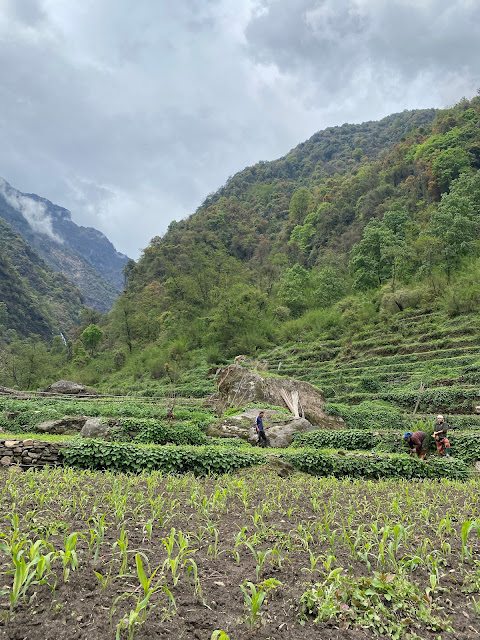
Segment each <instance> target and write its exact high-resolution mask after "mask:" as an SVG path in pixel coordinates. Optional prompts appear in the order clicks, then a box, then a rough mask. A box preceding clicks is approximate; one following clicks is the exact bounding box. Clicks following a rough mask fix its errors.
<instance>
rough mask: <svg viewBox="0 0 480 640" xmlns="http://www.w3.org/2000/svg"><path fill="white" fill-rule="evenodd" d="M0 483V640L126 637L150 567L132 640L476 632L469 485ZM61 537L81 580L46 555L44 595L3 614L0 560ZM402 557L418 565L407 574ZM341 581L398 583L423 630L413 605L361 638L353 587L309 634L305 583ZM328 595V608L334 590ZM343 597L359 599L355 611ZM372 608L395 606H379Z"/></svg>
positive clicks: (49, 479)
mask: <svg viewBox="0 0 480 640" xmlns="http://www.w3.org/2000/svg"><path fill="white" fill-rule="evenodd" d="M0 479H1V482H2V487H1V494H0V496H1V497H0V499H1V507H2V513H3V514H4V517H3V520H2V521H1V531H2V537H1V538H0V543H2V544H3V545H4V550H3V551H1V552H0V563H1V564H0V571H1V572H2V575H1V576H0V591H2V590H4V588H5V590H8V592H7V593H5V594H4V595H2V596H0V610H1V611H3V618H2V620H3V621H2V622H1V623H0V639H7V638H8V639H11V640H23V639H28V640H34V639H37V638H38V639H42V640H50V639H52V640H53V639H58V640H84V639H85V640H86V639H88V640H92V639H95V640H103V639H107V638H112V639H113V638H115V637H116V634H117V633H118V637H119V638H121V639H122V640H124V639H126V638H128V637H129V635H128V629H127V625H126V623H123V625H122V622H121V621H122V619H126V617H128V616H129V615H130V612H131V611H132V610H135V607H136V605H137V603H139V602H141V601H142V600H143V596H142V595H141V594H143V589H142V587H141V586H140V582H139V578H138V575H137V565H136V556H137V555H138V554H139V555H140V558H141V559H142V563H143V567H144V569H145V573H146V574H147V577H148V576H150V574H151V573H152V572H153V571H154V570H155V569H156V568H157V567H159V569H158V572H157V573H156V575H155V576H154V578H153V580H152V583H151V586H152V587H153V586H157V587H158V590H156V591H155V592H154V593H153V594H152V595H151V598H150V600H149V603H148V606H147V607H146V609H145V611H146V616H145V620H144V621H143V619H142V617H141V616H140V619H139V621H138V622H136V623H133V624H132V625H131V628H130V631H131V633H132V635H131V637H134V638H135V639H138V640H145V639H147V638H148V639H149V640H150V639H154V638H164V639H167V638H168V639H170V638H185V639H190V638H195V639H198V640H210V638H211V637H212V633H213V632H214V631H215V630H217V629H218V630H223V631H224V632H225V633H226V634H228V636H229V637H230V639H231V640H246V639H252V638H255V639H258V640H267V639H271V640H287V639H293V638H295V639H297V638H298V637H302V638H305V640H310V639H314V638H315V639H320V640H323V639H325V640H327V639H333V640H336V639H338V640H340V639H342V640H346V639H352V640H353V639H354V638H355V639H363V638H365V639H367V638H374V637H379V636H380V637H395V636H394V634H395V633H398V635H399V637H409V638H415V637H417V638H425V639H431V640H433V639H435V640H437V639H438V638H442V639H447V638H452V639H453V638H455V639H457V638H458V639H462V640H463V639H467V638H468V639H470V638H475V637H476V636H477V635H478V634H479V633H480V618H479V617H478V616H477V615H476V613H475V607H474V603H473V602H472V597H474V598H475V599H479V598H480V595H479V594H478V593H476V590H477V589H478V590H480V568H479V567H480V565H477V564H476V561H477V560H478V561H479V562H480V558H479V556H478V552H479V551H480V545H479V540H480V529H479V530H477V528H476V527H475V524H472V526H471V527H470V529H471V530H470V534H469V536H468V538H467V539H466V540H464V542H465V543H466V544H464V545H463V550H462V537H461V531H462V527H463V528H464V532H465V525H464V523H465V522H472V523H475V520H476V519H477V518H479V514H478V483H477V482H473V481H472V482H469V483H465V484H460V483H447V482H430V481H429V482H418V481H416V482H411V483H409V482H406V481H401V482H399V481H378V482H365V481H355V482H352V481H349V480H344V481H340V480H334V479H329V478H319V479H316V478H312V477H310V476H306V475H303V474H299V473H296V474H293V475H292V476H290V477H289V478H286V479H283V478H279V477H278V476H276V475H275V474H273V473H271V472H268V473H267V472H266V471H264V470H262V469H256V470H247V471H243V472H241V473H237V474H234V475H231V476H224V477H219V478H207V479H196V478H194V477H193V476H165V475H164V476H162V475H161V474H152V475H142V476H136V477H132V476H122V475H113V474H93V473H89V472H81V471H74V470H63V469H56V470H52V471H43V472H28V473H25V474H23V473H13V472H10V471H2V472H1V476H0ZM13 515H16V516H18V527H17V525H16V523H15V519H14V518H13V519H12V517H13ZM102 523H103V525H102ZM396 525H397V529H396V530H395V526H396ZM102 526H103V537H102V536H101V531H102ZM401 527H403V531H404V532H405V535H404V534H402V533H401ZM173 529H174V530H175V531H173ZM477 531H478V532H477ZM72 532H78V534H79V535H78V539H77V544H76V554H77V559H78V567H76V568H74V567H73V566H72V564H71V563H70V564H68V562H67V568H68V567H70V572H69V575H68V576H64V573H63V561H62V557H61V556H58V555H57V557H56V558H55V557H54V556H53V555H52V559H53V563H52V570H51V573H50V574H48V572H47V574H46V575H45V576H44V577H45V578H46V581H47V583H48V584H38V583H35V581H32V583H31V585H30V586H29V587H28V589H26V592H25V594H24V596H23V597H20V598H19V599H18V601H17V602H16V603H15V606H14V607H13V608H10V606H9V605H10V593H12V586H13V580H14V576H13V573H12V572H11V570H12V569H13V562H12V558H11V553H12V552H9V551H8V547H9V546H10V547H11V546H12V545H14V544H18V543H19V542H20V541H22V540H26V542H25V543H24V544H23V546H21V547H20V548H21V549H23V551H24V554H23V557H24V558H26V561H27V564H28V553H29V549H30V545H31V543H33V542H35V541H37V540H42V541H43V543H44V545H45V546H43V547H42V549H43V551H42V553H44V554H46V553H47V552H48V551H52V550H53V553H55V552H59V551H65V540H66V539H67V537H68V536H69V535H70V534H71V533H72ZM179 532H181V534H182V535H183V536H186V537H187V542H186V546H185V543H182V537H181V535H179ZM399 532H400V533H399ZM97 534H100V537H99V536H98V535H97ZM395 536H397V538H396V537H395ZM399 536H400V537H399ZM402 536H403V537H402ZM169 537H171V539H172V541H173V544H172V552H171V558H172V559H173V560H175V558H177V557H179V560H178V567H177V573H176V574H175V575H173V573H172V570H171V568H169V567H170V565H169V564H168V561H167V560H168V557H167V547H168V545H169V544H170V543H169ZM347 538H348V539H347ZM349 540H350V542H351V543H352V544H353V547H354V548H353V549H352V546H351V544H350V542H349ZM355 540H357V542H356V543H355ZM382 540H383V544H382ZM395 540H397V546H396V549H395V550H393V551H392V547H390V551H391V552H390V554H389V553H388V546H389V545H390V543H391V542H395ZM182 544H183V545H184V548H183V556H182V551H181V549H182ZM49 545H50V546H49ZM122 545H123V548H124V551H123V552H122ZM382 551H383V554H382ZM262 553H263V554H265V559H264V561H263V563H262V562H261V561H262V556H261V554H262ZM125 558H126V560H125ZM412 558H418V561H416V560H415V561H413V562H410V563H409V561H411V559H412ZM190 560H192V561H193V562H194V563H195V567H196V571H197V577H198V581H197V582H196V583H195V573H194V565H193V563H192V562H191V561H190ZM315 560H316V562H315ZM166 561H167V563H166ZM122 563H123V567H122ZM259 565H260V567H259ZM189 567H190V570H189ZM340 568H341V569H342V571H340V572H339V573H340V575H341V576H344V577H345V579H348V580H350V581H351V583H355V584H363V583H362V579H363V578H372V579H373V578H374V576H383V578H382V579H383V580H386V582H388V581H389V580H392V584H397V582H396V580H397V577H399V576H400V575H401V576H403V577H404V578H405V582H404V583H402V584H407V585H408V584H413V585H415V586H416V588H418V593H419V594H421V595H422V599H423V600H422V601H423V603H424V605H425V607H427V610H428V611H429V612H430V613H431V614H432V615H433V616H434V618H435V620H436V623H435V624H434V625H432V624H430V623H429V622H428V621H427V622H426V621H425V619H423V618H422V615H420V605H418V607H417V609H418V611H416V610H415V608H414V609H413V613H412V609H410V610H409V612H408V613H407V612H406V610H405V611H403V610H401V609H399V610H398V612H397V613H396V614H395V615H393V617H392V620H394V622H395V625H397V626H396V627H395V626H394V627H385V626H383V627H382V625H381V623H378V624H376V623H374V622H372V623H371V624H372V625H373V627H372V626H371V627H370V628H365V627H364V626H363V625H365V616H364V617H363V618H362V619H361V615H360V613H359V612H363V613H365V611H367V613H368V614H369V615H370V614H371V619H372V620H374V618H375V614H376V613H378V611H376V610H375V609H376V608H375V606H374V605H373V604H372V606H371V611H369V610H368V605H367V606H366V605H365V602H369V600H368V598H369V596H368V595H365V589H364V591H363V592H362V593H361V594H360V595H358V594H357V596H355V597H354V598H353V599H349V600H347V601H346V602H345V603H344V605H343V610H344V613H342V612H338V611H337V612H336V613H334V614H333V615H332V617H330V618H329V617H328V616H326V617H325V616H324V620H323V621H318V622H315V616H314V615H308V614H305V612H304V611H303V610H302V609H303V608H302V605H301V602H300V600H301V597H302V594H304V593H305V592H306V591H308V590H309V589H311V588H312V586H313V585H314V584H316V583H318V584H327V583H328V581H327V583H326V579H327V577H328V576H329V574H330V575H331V571H332V570H335V569H340ZM413 569H414V570H413ZM9 571H10V573H9ZM95 572H96V573H95ZM432 575H435V576H436V583H435V585H434V587H435V588H434V589H433V591H432V582H431V576H432ZM64 577H67V578H68V579H67V580H66V581H64ZM174 578H175V579H174ZM177 578H178V581H177ZM332 580H333V579H332ZM273 581H278V582H277V583H274V582H273ZM247 582H251V583H252V584H254V585H256V589H257V590H260V589H262V588H263V590H265V591H266V596H265V600H264V602H263V604H262V606H261V607H260V609H259V612H258V616H257V617H256V619H255V620H254V621H252V623H251V624H250V625H249V623H248V616H249V611H248V608H247V607H246V604H245V601H246V600H245V596H244V592H243V590H242V589H241V586H240V585H244V586H245V588H246V590H247V593H251V592H250V587H249V585H247V584H246V583H247ZM331 582H332V581H331ZM331 582H330V583H328V584H331ZM55 583H56V585H55ZM102 583H103V584H102ZM338 584H340V583H338ZM399 584H400V583H399ZM259 585H260V586H259ZM428 589H430V591H427V590H428ZM462 589H463V590H462ZM167 590H168V591H167ZM466 591H468V592H469V593H466ZM336 592H337V593H338V598H340V597H341V588H340V587H337V588H336V591H335V589H334V590H333V593H334V594H335V593H336ZM169 593H170V594H171V597H169ZM333 597H334V599H335V597H337V596H335V595H334V596H333ZM355 598H357V600H358V598H364V600H363V604H362V603H360V602H358V601H357V600H355ZM365 598H366V600H365ZM173 599H174V604H173ZM378 601H379V602H382V603H383V604H385V605H386V607H387V608H390V609H389V610H391V609H392V608H393V605H392V601H389V600H387V598H385V597H384V596H379V600H378ZM372 602H373V601H372ZM417 614H418V615H417ZM367 618H368V616H367ZM376 634H377V635H376Z"/></svg>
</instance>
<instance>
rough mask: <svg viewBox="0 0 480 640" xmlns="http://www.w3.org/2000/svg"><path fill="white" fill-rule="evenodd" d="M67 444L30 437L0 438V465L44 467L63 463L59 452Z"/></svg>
mask: <svg viewBox="0 0 480 640" xmlns="http://www.w3.org/2000/svg"><path fill="white" fill-rule="evenodd" d="M66 446H67V443H66V442H44V441H43V440H32V439H31V438H28V439H26V440H21V439H19V438H13V437H12V438H10V439H8V440H4V439H0V465H2V466H4V467H10V466H13V465H17V466H21V467H25V468H27V467H43V466H44V465H46V464H48V465H50V466H56V465H59V464H62V462H61V459H60V456H59V452H60V449H62V448H64V447H66Z"/></svg>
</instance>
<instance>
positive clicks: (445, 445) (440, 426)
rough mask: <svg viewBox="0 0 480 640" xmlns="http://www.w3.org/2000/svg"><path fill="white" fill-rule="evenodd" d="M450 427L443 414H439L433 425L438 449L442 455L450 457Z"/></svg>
mask: <svg viewBox="0 0 480 640" xmlns="http://www.w3.org/2000/svg"><path fill="white" fill-rule="evenodd" d="M449 427H450V425H449V424H448V422H447V421H446V420H445V419H444V417H443V416H441V415H438V416H437V419H436V421H435V424H434V425H433V437H434V438H435V444H436V445H437V451H438V453H439V455H441V456H447V457H450V441H449V439H448V438H447V430H448V428H449Z"/></svg>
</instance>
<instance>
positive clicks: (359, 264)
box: [350, 218, 395, 289]
mask: <svg viewBox="0 0 480 640" xmlns="http://www.w3.org/2000/svg"><path fill="white" fill-rule="evenodd" d="M394 244H395V234H394V233H393V231H391V229H388V228H387V227H386V225H385V224H383V223H382V222H381V221H380V220H377V219H376V218H375V219H374V220H370V222H369V223H368V224H367V226H366V227H365V229H364V230H363V238H362V240H361V241H360V242H359V243H358V244H357V245H355V246H354V247H353V249H352V259H351V260H350V269H351V271H352V272H353V274H354V276H355V280H354V283H353V286H354V287H355V288H356V289H369V288H372V287H379V286H382V284H384V283H385V282H386V281H387V280H388V279H389V278H390V277H391V275H392V256H391V251H390V250H391V248H392V247H393V245H394Z"/></svg>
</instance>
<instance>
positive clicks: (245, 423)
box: [207, 409, 317, 448]
mask: <svg viewBox="0 0 480 640" xmlns="http://www.w3.org/2000/svg"><path fill="white" fill-rule="evenodd" d="M264 413H265V415H264V427H265V434H266V436H267V439H268V443H269V445H270V446H271V447H279V448H284V447H288V446H289V445H290V444H291V443H292V440H293V436H294V434H296V433H305V432H307V431H313V430H315V429H316V428H317V427H314V426H313V425H312V424H311V423H310V422H309V421H308V420H305V418H296V419H295V418H294V417H293V416H292V415H288V414H286V413H282V412H281V411H275V410H273V409H265V410H264ZM257 416H258V409H247V410H246V411H244V412H243V413H239V414H237V415H234V416H228V417H227V418H222V419H221V420H219V421H218V422H217V423H216V424H213V425H210V426H209V427H208V429H207V435H208V436H213V437H216V438H240V439H242V440H246V441H247V442H249V443H250V444H252V445H253V444H255V443H256V442H257V440H258V435H257V432H256V429H255V419H256V417H257Z"/></svg>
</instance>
